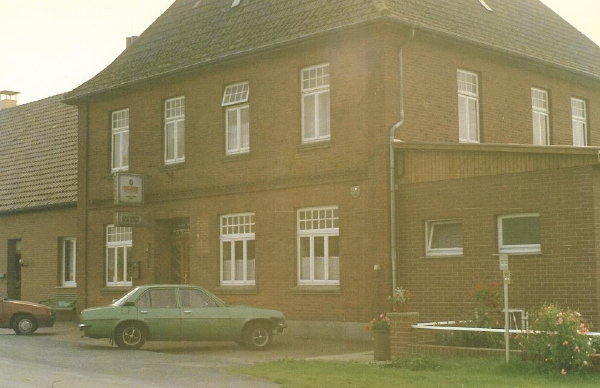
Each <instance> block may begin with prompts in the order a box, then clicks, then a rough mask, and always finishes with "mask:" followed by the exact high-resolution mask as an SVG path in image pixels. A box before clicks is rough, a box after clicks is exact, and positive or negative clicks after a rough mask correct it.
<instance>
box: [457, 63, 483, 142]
mask: <svg viewBox="0 0 600 388" xmlns="http://www.w3.org/2000/svg"><path fill="white" fill-rule="evenodd" d="M457 80H458V134H459V141H460V142H461V143H479V76H478V75H477V74H476V73H472V72H470V71H465V70H458V72H457Z"/></svg>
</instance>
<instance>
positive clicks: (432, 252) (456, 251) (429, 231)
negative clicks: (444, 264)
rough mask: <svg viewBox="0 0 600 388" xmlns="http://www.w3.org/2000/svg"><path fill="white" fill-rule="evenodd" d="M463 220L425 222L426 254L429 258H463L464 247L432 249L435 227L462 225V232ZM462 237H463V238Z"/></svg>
mask: <svg viewBox="0 0 600 388" xmlns="http://www.w3.org/2000/svg"><path fill="white" fill-rule="evenodd" d="M462 223H463V222H462V220H457V219H453V220H435V221H427V222H425V254H426V255H427V256H461V255H462V254H463V247H462V246H461V247H447V248H432V247H431V244H432V242H433V236H434V233H435V227H436V226H438V225H448V224H460V226H461V232H462ZM461 237H462V236H461Z"/></svg>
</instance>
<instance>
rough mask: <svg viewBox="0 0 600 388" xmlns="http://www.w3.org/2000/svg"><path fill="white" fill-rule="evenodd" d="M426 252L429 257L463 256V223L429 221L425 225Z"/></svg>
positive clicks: (457, 221)
mask: <svg viewBox="0 0 600 388" xmlns="http://www.w3.org/2000/svg"><path fill="white" fill-rule="evenodd" d="M425 252H426V254H427V256H460V255H462V254H463V232H462V221H460V220H444V221H428V222H427V223H426V225H425Z"/></svg>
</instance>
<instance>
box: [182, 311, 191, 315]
mask: <svg viewBox="0 0 600 388" xmlns="http://www.w3.org/2000/svg"><path fill="white" fill-rule="evenodd" d="M183 313H184V314H191V313H192V312H191V311H190V310H183Z"/></svg>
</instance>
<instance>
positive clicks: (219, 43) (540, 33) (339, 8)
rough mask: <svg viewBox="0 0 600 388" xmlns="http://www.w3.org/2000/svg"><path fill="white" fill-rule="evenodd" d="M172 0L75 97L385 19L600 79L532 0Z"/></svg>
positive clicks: (583, 47) (594, 54)
mask: <svg viewBox="0 0 600 388" xmlns="http://www.w3.org/2000/svg"><path fill="white" fill-rule="evenodd" d="M231 3H232V0H177V1H175V3H174V4H173V5H172V6H171V7H170V8H169V9H168V10H167V11H165V13H164V14H163V15H162V16H161V17H159V18H158V19H157V20H156V21H155V22H154V23H153V24H152V25H151V26H150V27H149V28H148V29H147V30H146V31H145V32H144V33H143V34H142V35H141V36H140V38H139V39H138V40H137V41H136V42H135V43H134V44H133V45H132V46H130V47H129V48H128V49H127V50H125V51H124V52H123V53H122V54H121V55H120V56H119V57H118V58H117V59H115V61H114V62H113V63H112V64H110V65H109V66H108V67H107V68H106V69H104V70H103V71H101V72H100V73H99V74H98V75H96V76H95V77H93V78H92V79H90V80H89V81H87V82H86V83H84V84H83V85H81V86H79V87H78V88H76V89H75V90H73V91H72V92H71V93H70V94H69V95H68V98H78V97H84V96H86V95H91V94H95V93H99V92H103V91H108V90H111V89H115V88H119V87H122V86H126V85H130V84H133V83H136V82H139V81H144V80H149V79H153V78H156V77H160V76H164V75H167V74H172V73H176V72H180V71H185V70H188V69H191V68H194V67H197V66H201V65H203V64H208V63H213V62H216V61H219V60H223V59H226V58H229V57H232V56H235V55H240V54H244V53H247V52H252V51H256V50H259V49H262V48H267V47H271V46H275V45H279V44H284V43H286V42H291V41H294V40H296V39H301V38H305V37H310V36H313V35H317V34H320V33H324V32H327V31H330V30H335V29H338V28H343V27H348V26H352V25H355V24H361V23H366V22H371V21H376V20H391V21H395V22H398V23H402V24H405V25H408V26H414V27H416V28H417V30H419V29H423V30H427V31H433V32H439V33H442V34H444V35H447V36H450V37H453V38H457V39H460V40H463V41H467V42H471V43H474V44H478V45H484V46H488V47H490V48H493V49H496V50H501V51H503V52H508V53H511V54H514V55H518V56H522V57H526V58H530V59H534V60H537V61H542V62H545V63H547V64H550V65H554V66H558V67H560V68H564V69H566V70H570V71H574V72H577V73H581V74H585V75H588V76H590V77H592V78H595V79H600V48H599V47H598V46H597V45H596V44H594V43H593V42H592V41H591V40H589V39H588V38H587V37H585V36H584V35H583V34H581V33H580V32H579V31H577V30H576V29H575V28H574V27H572V26H571V25H570V24H568V23H567V22H566V21H564V20H563V19H562V18H560V17H559V16H558V15H556V14H555V13H554V12H552V11H551V10H550V9H549V8H547V7H546V6H545V5H543V4H542V3H541V2H539V1H538V0H486V3H487V4H489V6H491V8H492V9H493V11H491V12H490V11H488V10H486V9H485V8H484V7H483V6H482V5H481V4H480V3H479V0H293V1H292V0H242V1H241V5H239V6H238V7H235V8H231Z"/></svg>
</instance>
